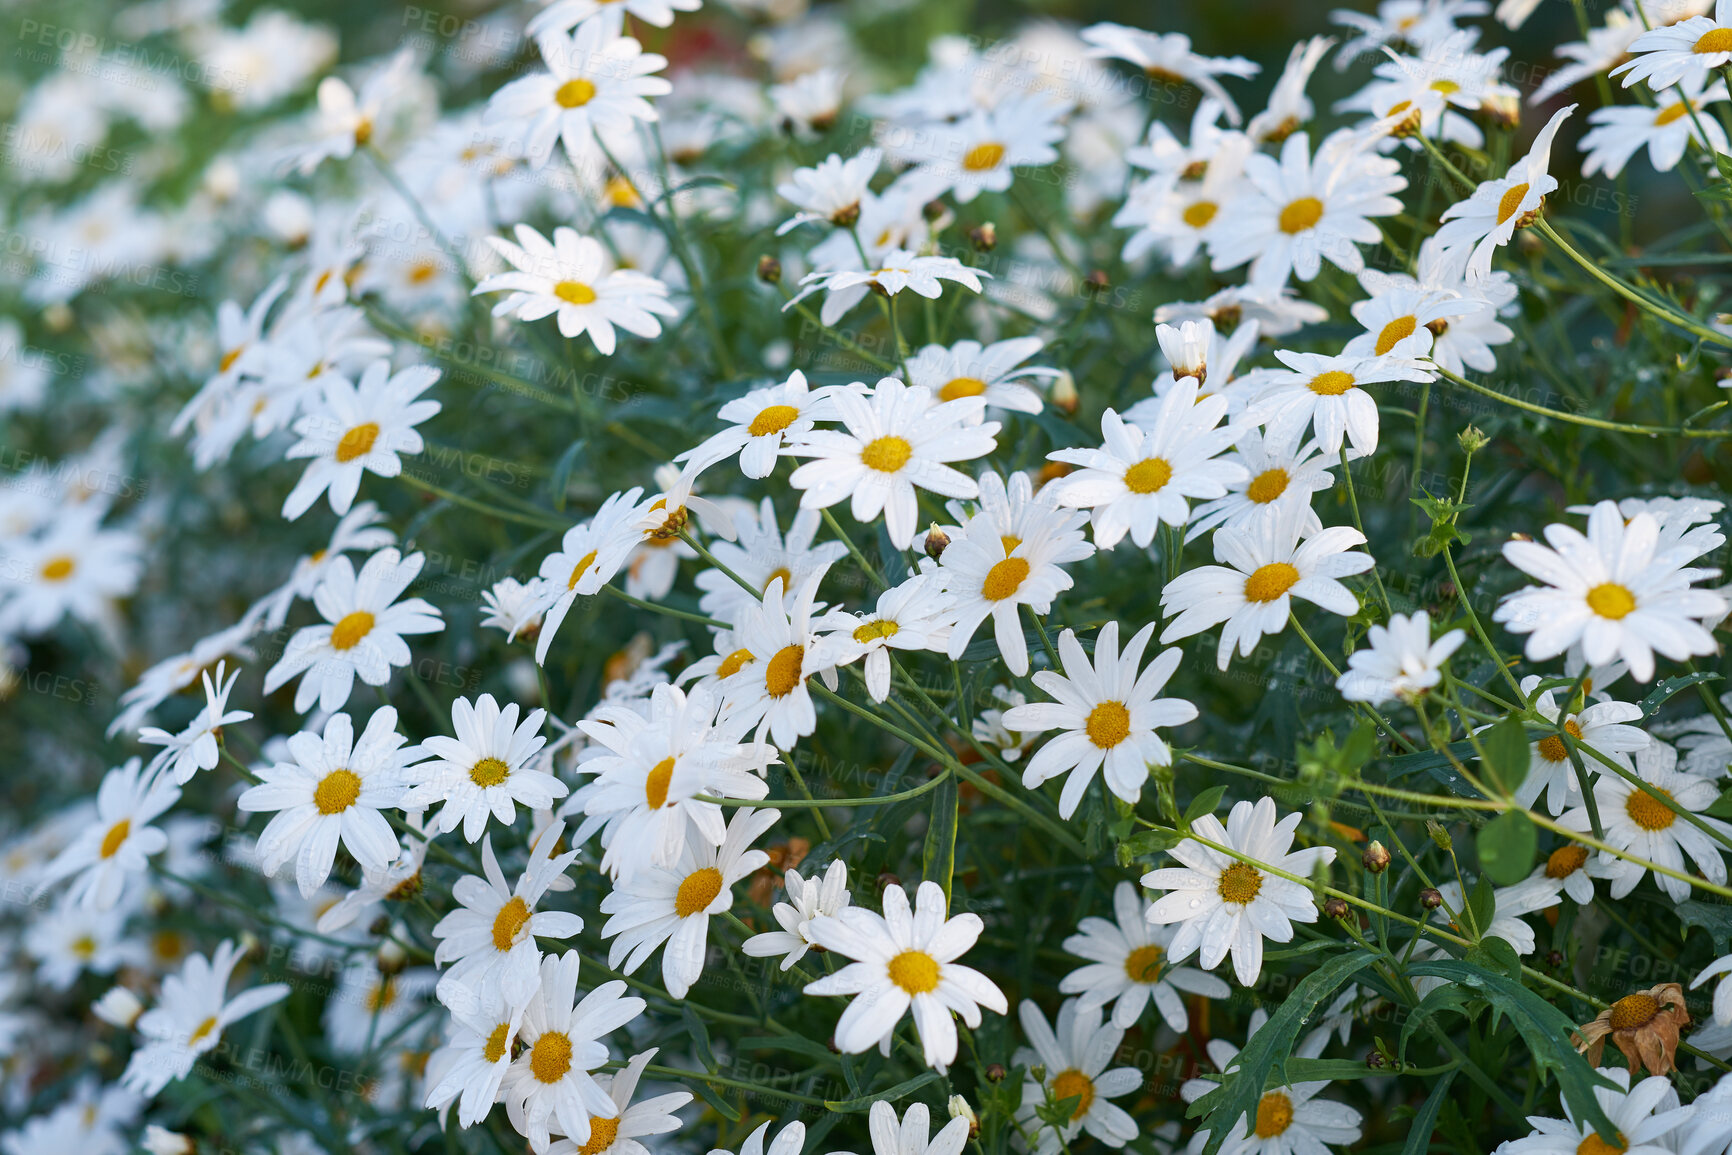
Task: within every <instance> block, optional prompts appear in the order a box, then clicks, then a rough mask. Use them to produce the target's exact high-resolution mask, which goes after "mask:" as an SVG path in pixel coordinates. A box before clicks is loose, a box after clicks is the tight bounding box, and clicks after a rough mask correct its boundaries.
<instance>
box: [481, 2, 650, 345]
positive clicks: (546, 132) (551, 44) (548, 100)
mask: <svg viewBox="0 0 1732 1155" xmlns="http://www.w3.org/2000/svg"><path fill="white" fill-rule="evenodd" d="M609 23H610V21H607V20H586V21H584V23H583V24H581V25H579V26H578V28H577V31H575V32H573V33H572V34H571V35H570V36H566V35H564V34H563V33H559V32H553V31H548V32H544V33H542V34H541V35H539V36H538V37H537V38H536V41H535V43H536V46H537V47H538V48H540V49H541V58H542V60H543V61H545V62H546V64H547V69H548V70H547V71H546V72H537V73H533V74H531V75H529V76H523V77H519V78H518V79H516V80H513V81H511V82H510V83H509V84H507V85H505V86H504V87H503V88H501V89H499V90H498V91H497V92H495V93H494V94H493V96H492V97H491V98H490V99H489V100H488V102H487V112H486V114H485V116H484V118H483V120H484V123H487V124H490V125H492V124H496V125H500V126H502V127H506V128H508V129H510V130H511V131H512V132H513V134H514V135H515V136H517V137H518V139H519V141H520V142H521V146H522V149H523V151H524V153H525V154H526V155H527V156H528V158H529V163H530V164H531V165H533V166H534V167H535V168H541V167H543V166H544V165H546V164H547V160H548V158H549V157H550V156H552V155H553V143H554V141H556V140H561V141H563V142H564V143H565V151H566V154H567V156H569V157H570V159H571V163H572V164H573V165H574V166H575V167H576V168H577V169H578V170H579V171H583V170H584V169H585V168H586V167H588V166H591V165H593V162H594V159H595V158H596V154H597V153H598V151H599V145H598V144H597V143H596V134H597V133H603V134H609V133H630V132H631V130H632V129H633V127H634V126H635V125H636V124H637V123H638V122H639V121H654V120H655V119H657V117H656V110H655V107H654V106H653V105H651V104H650V102H649V101H648V100H645V99H644V98H645V97H647V96H666V95H667V94H668V93H669V92H670V91H672V85H670V84H669V83H668V82H667V81H666V80H664V79H662V78H661V77H659V76H651V75H650V73H652V72H660V71H661V70H662V69H663V68H666V67H667V63H668V62H667V58H666V57H662V56H657V55H656V54H655V53H653V52H645V51H644V50H643V46H642V45H640V44H639V43H638V42H637V41H636V40H634V39H632V38H631V37H630V36H621V35H619V33H618V30H617V28H609V27H608V24H609ZM544 315H545V314H544Z"/></svg>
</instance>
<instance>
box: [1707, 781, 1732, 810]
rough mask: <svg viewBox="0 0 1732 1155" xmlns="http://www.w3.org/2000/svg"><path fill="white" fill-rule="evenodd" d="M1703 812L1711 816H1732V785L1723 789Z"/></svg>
mask: <svg viewBox="0 0 1732 1155" xmlns="http://www.w3.org/2000/svg"><path fill="white" fill-rule="evenodd" d="M1702 813H1704V814H1706V815H1708V817H1710V818H1732V786H1729V787H1727V788H1726V789H1725V790H1722V791H1721V792H1720V797H1718V798H1716V799H1714V801H1713V802H1712V803H1710V804H1709V806H1708V809H1706V810H1704V811H1702Z"/></svg>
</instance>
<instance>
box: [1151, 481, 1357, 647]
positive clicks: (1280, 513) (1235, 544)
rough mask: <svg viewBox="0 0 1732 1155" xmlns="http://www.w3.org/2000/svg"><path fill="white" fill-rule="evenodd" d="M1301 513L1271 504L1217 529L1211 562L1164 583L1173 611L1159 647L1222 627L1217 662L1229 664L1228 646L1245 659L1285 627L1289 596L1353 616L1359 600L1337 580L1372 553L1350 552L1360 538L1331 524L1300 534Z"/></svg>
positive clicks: (1165, 601) (1167, 607) (1166, 604)
mask: <svg viewBox="0 0 1732 1155" xmlns="http://www.w3.org/2000/svg"><path fill="white" fill-rule="evenodd" d="M1304 529H1305V511H1304V510H1302V509H1299V508H1298V507H1295V506H1271V507H1269V509H1268V510H1267V511H1265V512H1264V513H1263V514H1262V515H1261V516H1259V517H1258V518H1257V519H1256V520H1255V521H1253V522H1252V523H1250V524H1249V525H1247V526H1246V527H1245V528H1244V529H1226V528H1224V527H1223V528H1221V529H1218V530H1216V531H1215V541H1214V546H1215V560H1216V561H1220V562H1225V563H1227V564H1226V565H1206V566H1199V567H1198V568H1196V569H1193V570H1187V571H1185V572H1184V573H1182V574H1180V575H1179V576H1178V577H1176V578H1174V579H1173V580H1172V581H1170V582H1168V583H1167V585H1166V587H1165V588H1164V589H1163V590H1162V591H1161V609H1162V611H1163V612H1164V613H1166V614H1169V615H1177V616H1175V617H1173V620H1172V621H1170V622H1168V623H1167V628H1166V629H1165V630H1163V631H1162V632H1161V644H1163V645H1165V644H1166V643H1168V642H1174V641H1177V640H1179V639H1180V638H1188V637H1191V636H1192V635H1193V634H1200V633H1202V632H1203V631H1204V630H1207V629H1210V628H1212V627H1214V626H1219V625H1223V624H1224V626H1225V628H1223V629H1222V631H1221V643H1220V646H1219V648H1218V649H1217V650H1216V654H1215V661H1216V665H1218V666H1219V667H1220V668H1221V669H1223V670H1225V669H1226V668H1227V663H1228V662H1229V661H1230V660H1231V658H1232V655H1233V650H1234V647H1235V646H1236V647H1237V648H1238V650H1239V656H1240V657H1250V656H1251V651H1252V649H1254V648H1255V647H1256V645H1257V641H1258V639H1259V638H1261V637H1263V635H1265V634H1278V633H1280V632H1281V631H1282V630H1284V629H1286V628H1287V619H1288V616H1289V615H1290V614H1291V613H1292V612H1293V608H1292V607H1293V599H1294V598H1296V597H1297V598H1303V599H1304V600H1306V601H1308V602H1311V603H1312V604H1313V605H1317V606H1321V607H1322V608H1323V609H1326V610H1328V611H1329V612H1331V613H1336V614H1340V615H1342V616H1343V617H1346V616H1349V615H1351V614H1354V613H1357V612H1358V610H1359V599H1358V598H1357V597H1356V596H1355V595H1354V593H1353V591H1352V590H1350V589H1348V588H1347V587H1346V586H1345V585H1343V584H1342V583H1341V581H1340V580H1339V579H1341V578H1344V577H1347V576H1349V575H1352V574H1356V573H1364V572H1365V571H1366V570H1368V569H1370V568H1371V567H1372V565H1373V564H1374V563H1373V561H1372V558H1371V555H1370V554H1367V553H1360V552H1358V551H1356V550H1354V549H1353V547H1354V546H1356V545H1364V544H1365V535H1364V534H1362V533H1360V532H1359V531H1358V530H1356V529H1351V528H1349V527H1347V526H1340V525H1337V526H1331V527H1329V528H1328V529H1325V530H1324V531H1323V532H1321V533H1317V534H1312V535H1310V536H1305V532H1304Z"/></svg>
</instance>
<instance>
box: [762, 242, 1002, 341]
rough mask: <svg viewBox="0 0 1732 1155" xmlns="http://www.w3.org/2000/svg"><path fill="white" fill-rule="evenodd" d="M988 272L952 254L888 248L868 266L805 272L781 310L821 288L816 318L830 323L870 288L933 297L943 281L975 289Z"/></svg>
mask: <svg viewBox="0 0 1732 1155" xmlns="http://www.w3.org/2000/svg"><path fill="white" fill-rule="evenodd" d="M990 276H992V274H991V273H989V272H987V271H986V270H985V269H977V268H974V267H972V266H970V265H965V264H963V263H962V262H961V261H959V260H957V259H956V258H955V257H923V256H920V255H918V254H917V253H913V252H910V251H909V250H907V249H890V250H888V251H886V252H885V253H883V254H882V255H880V256H879V257H878V259H877V261H876V263H874V264H873V265H872V267H871V268H866V269H832V270H828V271H826V270H822V269H820V270H818V271H816V272H811V273H807V274H806V275H805V276H804V277H801V278H800V285H801V289H800V291H799V292H798V293H796V294H795V295H794V296H793V297H792V298H791V299H790V300H789V301H788V303H787V304H786V305H784V306H782V308H783V310H784V311H785V310H787V309H791V308H793V307H794V305H795V304H796V303H797V302H800V301H803V300H805V299H806V298H807V297H809V296H811V295H812V294H813V293H816V292H818V291H819V290H823V292H824V293H825V297H824V307H823V308H822V309H820V310H819V311H818V319H819V320H820V321H822V322H823V323H824V324H826V325H834V324H835V323H836V322H837V321H840V320H841V319H842V315H843V314H844V313H846V312H847V311H848V310H849V309H852V308H853V307H854V306H855V305H857V304H859V303H860V302H861V301H863V300H865V298H866V294H867V293H868V292H869V291H871V290H874V289H876V290H878V291H879V292H882V293H883V294H884V295H885V296H886V297H895V296H896V294H898V293H900V292H901V291H902V290H904V289H908V290H911V291H913V292H915V293H918V294H919V295H920V296H922V297H925V298H927V299H928V300H933V301H936V300H937V299H938V297H939V295H940V294H941V293H942V292H943V291H944V286H943V284H942V282H944V281H955V282H956V283H957V284H959V285H966V286H968V287H969V288H970V289H973V290H974V291H975V292H977V293H978V292H980V278H982V277H990Z"/></svg>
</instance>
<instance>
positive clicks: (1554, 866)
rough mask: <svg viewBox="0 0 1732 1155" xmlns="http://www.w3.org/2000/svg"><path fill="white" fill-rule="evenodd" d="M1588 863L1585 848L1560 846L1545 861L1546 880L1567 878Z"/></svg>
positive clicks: (1586, 849)
mask: <svg viewBox="0 0 1732 1155" xmlns="http://www.w3.org/2000/svg"><path fill="white" fill-rule="evenodd" d="M1587 861H1588V848H1587V847H1585V846H1560V847H1558V848H1557V849H1556V850H1554V851H1552V853H1551V855H1550V856H1549V857H1548V858H1547V859H1546V877H1547V878H1568V877H1569V876H1570V875H1572V874H1574V873H1575V872H1576V871H1578V870H1580V869H1581V868H1582V866H1583V865H1584V864H1585V863H1586V862H1587Z"/></svg>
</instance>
